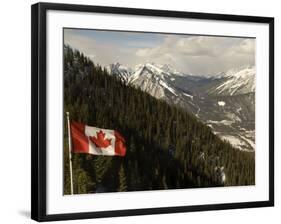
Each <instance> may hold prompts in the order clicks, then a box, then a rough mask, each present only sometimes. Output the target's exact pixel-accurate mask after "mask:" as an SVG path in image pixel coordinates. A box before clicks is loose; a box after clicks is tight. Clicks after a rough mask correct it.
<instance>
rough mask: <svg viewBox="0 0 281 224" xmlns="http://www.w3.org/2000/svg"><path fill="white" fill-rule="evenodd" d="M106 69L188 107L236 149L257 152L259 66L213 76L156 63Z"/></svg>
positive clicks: (132, 83)
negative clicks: (257, 68)
mask: <svg viewBox="0 0 281 224" xmlns="http://www.w3.org/2000/svg"><path fill="white" fill-rule="evenodd" d="M106 68H107V70H108V72H109V73H110V74H111V75H115V76H117V77H118V78H120V79H121V80H122V81H123V82H125V83H126V84H127V85H131V86H134V87H136V88H140V89H141V90H143V91H145V92H147V93H149V94H150V95H152V96H153V97H155V98H157V99H163V100H165V101H167V102H168V103H170V104H175V105H178V106H181V107H183V108H185V109H186V110H187V111H189V112H191V113H193V114H194V116H196V117H198V118H199V119H200V120H201V121H202V122H203V123H205V124H206V125H208V126H209V127H211V128H212V129H213V131H214V133H215V134H217V135H218V136H220V137H221V138H222V139H225V140H227V141H229V142H230V143H231V144H232V145H233V146H235V147H236V148H238V149H240V150H245V151H253V150H254V148H255V67H253V66H247V67H243V68H238V69H232V70H229V71H227V72H222V73H220V74H217V75H215V76H212V77H205V76H194V75H190V74H186V73H182V72H179V71H177V70H176V69H174V68H173V67H172V66H171V65H166V64H165V65H159V64H155V63H145V64H140V65H137V66H136V67H135V68H129V67H126V66H123V65H121V64H119V63H114V64H111V65H109V66H107V67H106Z"/></svg>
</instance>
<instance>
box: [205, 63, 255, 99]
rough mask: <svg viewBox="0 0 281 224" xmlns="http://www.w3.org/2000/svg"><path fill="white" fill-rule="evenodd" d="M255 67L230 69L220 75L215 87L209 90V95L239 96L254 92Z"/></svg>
mask: <svg viewBox="0 0 281 224" xmlns="http://www.w3.org/2000/svg"><path fill="white" fill-rule="evenodd" d="M255 74H256V70H255V67H253V66H252V67H250V66H249V67H246V68H242V69H232V70H229V71H227V72H226V73H222V74H220V76H219V77H218V80H220V81H219V82H218V84H217V85H215V86H214V87H213V88H211V89H210V91H209V93H210V94H215V95H224V96H227V95H230V96H232V95H239V94H245V93H251V92H255Z"/></svg>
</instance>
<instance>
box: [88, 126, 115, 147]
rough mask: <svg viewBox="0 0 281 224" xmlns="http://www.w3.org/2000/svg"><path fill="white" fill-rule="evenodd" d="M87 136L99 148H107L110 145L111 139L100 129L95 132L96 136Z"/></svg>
mask: <svg viewBox="0 0 281 224" xmlns="http://www.w3.org/2000/svg"><path fill="white" fill-rule="evenodd" d="M89 138H90V140H91V141H92V142H93V143H95V145H96V146H97V147H99V148H107V147H108V146H110V145H111V139H106V138H105V133H104V132H103V131H102V130H100V131H99V132H97V137H96V136H89Z"/></svg>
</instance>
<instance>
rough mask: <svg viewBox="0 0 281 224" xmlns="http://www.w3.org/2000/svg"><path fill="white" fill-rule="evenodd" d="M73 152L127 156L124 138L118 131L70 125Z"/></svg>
mask: <svg viewBox="0 0 281 224" xmlns="http://www.w3.org/2000/svg"><path fill="white" fill-rule="evenodd" d="M70 132H71V139H72V152H74V153H89V154H93V155H104V156H125V155H126V146H125V139H124V137H123V136H122V135H121V134H120V133H119V132H117V131H114V130H109V129H103V128H97V127H91V126H88V125H85V124H81V123H78V122H73V121H72V122H71V123H70Z"/></svg>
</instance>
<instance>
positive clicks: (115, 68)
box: [106, 62, 132, 83]
mask: <svg viewBox="0 0 281 224" xmlns="http://www.w3.org/2000/svg"><path fill="white" fill-rule="evenodd" d="M106 69H107V71H108V72H109V74H112V75H116V76H118V77H119V78H120V79H121V80H122V81H124V82H125V83H127V82H128V80H129V77H130V76H131V73H132V70H131V69H130V68H128V67H126V66H124V65H121V64H119V63H118V62H116V63H113V64H110V65H108V66H107V67H106Z"/></svg>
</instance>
